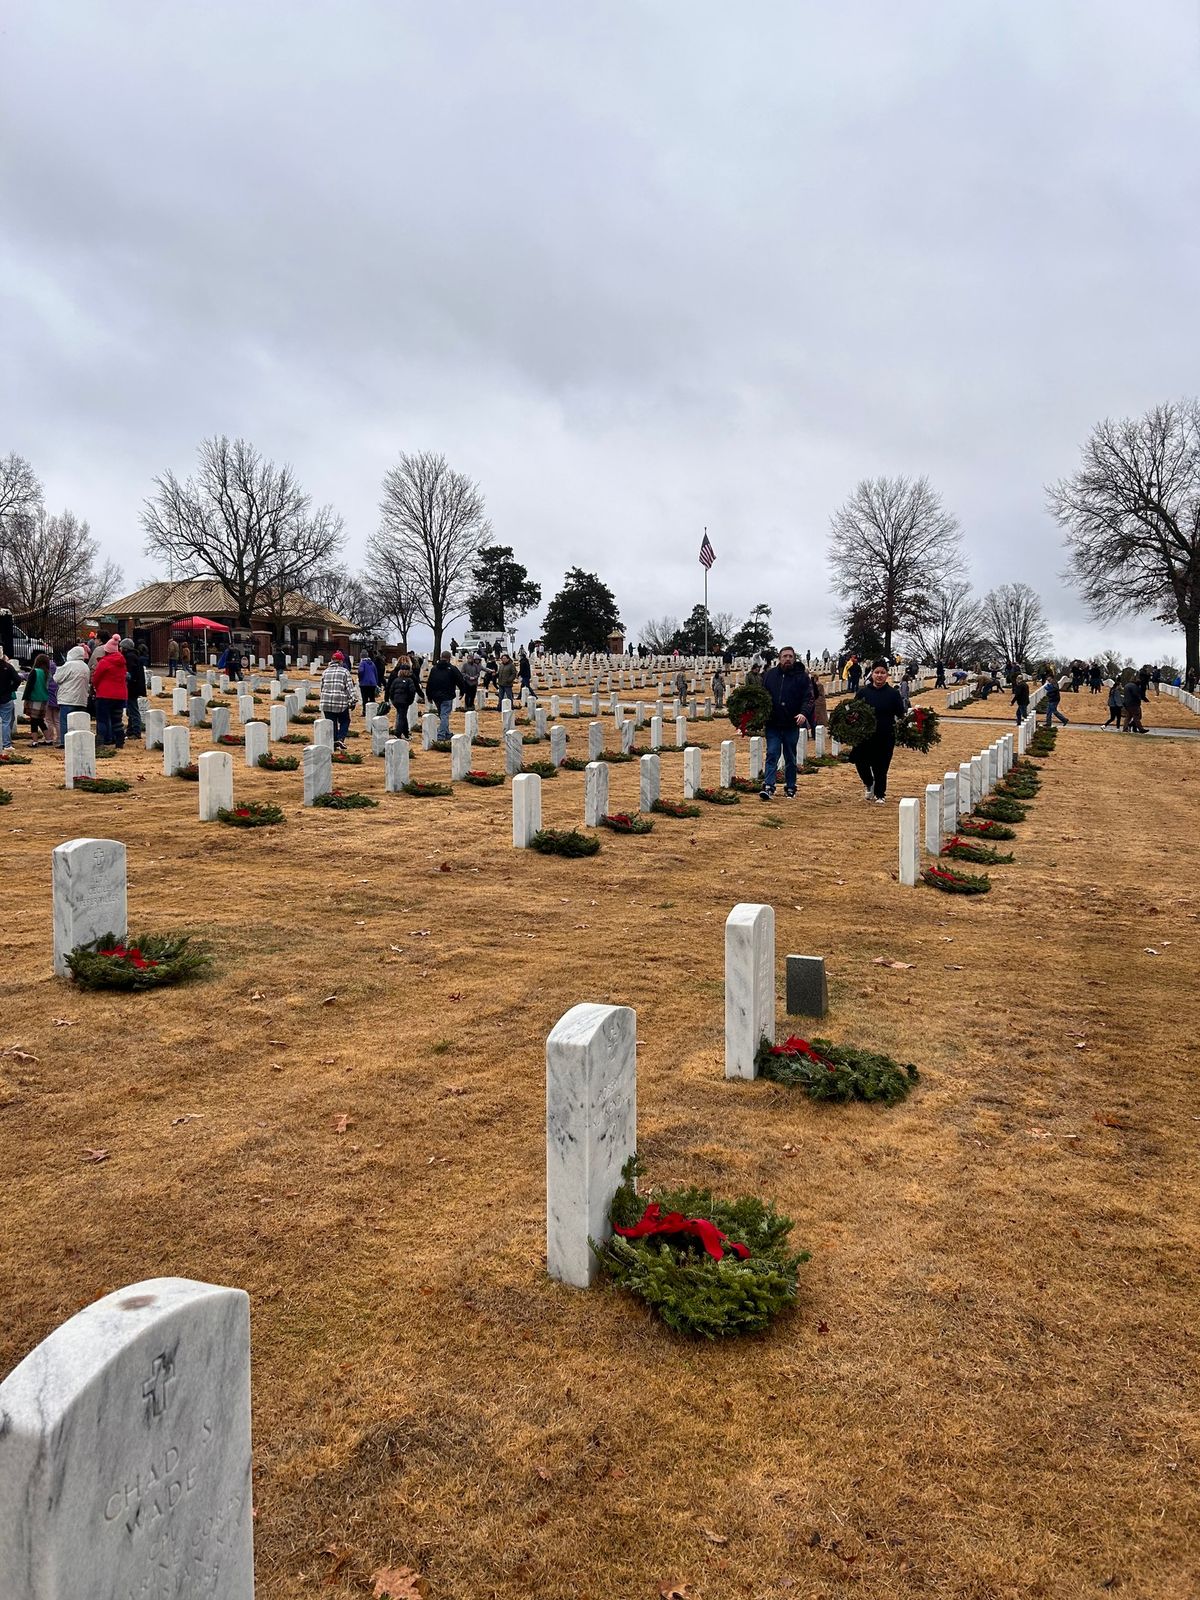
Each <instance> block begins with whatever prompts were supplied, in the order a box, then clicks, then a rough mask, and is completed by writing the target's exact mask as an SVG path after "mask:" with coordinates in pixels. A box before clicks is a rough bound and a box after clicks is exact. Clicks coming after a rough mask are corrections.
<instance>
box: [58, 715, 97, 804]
mask: <svg viewBox="0 0 1200 1600" xmlns="http://www.w3.org/2000/svg"><path fill="white" fill-rule="evenodd" d="M95 776H96V735H95V734H94V733H90V732H84V730H83V729H82V728H74V729H72V730H71V731H70V732H69V733H68V734H67V737H66V738H65V739H64V740H63V782H64V784H65V785H66V787H67V788H68V789H73V788H74V787H75V779H76V778H94V777H95Z"/></svg>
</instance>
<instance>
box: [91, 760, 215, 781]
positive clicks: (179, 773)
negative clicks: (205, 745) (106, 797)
mask: <svg viewBox="0 0 1200 1600" xmlns="http://www.w3.org/2000/svg"><path fill="white" fill-rule="evenodd" d="M171 776H172V777H175V778H182V779H183V781H184V783H199V781H200V768H199V766H198V765H197V764H196V762H194V761H185V762H184V764H183V766H181V767H176V768H175V771H174V772H173V773H172V774H171ZM76 781H77V782H78V779H77V780H76Z"/></svg>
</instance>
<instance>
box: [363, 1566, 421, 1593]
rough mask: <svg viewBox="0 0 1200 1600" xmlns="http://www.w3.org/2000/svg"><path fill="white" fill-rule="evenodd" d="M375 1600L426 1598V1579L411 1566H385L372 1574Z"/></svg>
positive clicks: (372, 1591)
mask: <svg viewBox="0 0 1200 1600" xmlns="http://www.w3.org/2000/svg"><path fill="white" fill-rule="evenodd" d="M371 1582H372V1583H373V1584H374V1585H375V1587H374V1588H373V1589H372V1590H371V1594H372V1596H373V1597H374V1600H424V1596H425V1595H426V1594H427V1593H428V1588H427V1586H426V1583H425V1579H424V1578H422V1577H421V1575H420V1574H419V1573H417V1572H414V1571H413V1569H412V1568H411V1567H383V1568H381V1569H380V1570H379V1571H378V1572H373V1573H372V1574H371Z"/></svg>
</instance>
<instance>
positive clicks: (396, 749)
mask: <svg viewBox="0 0 1200 1600" xmlns="http://www.w3.org/2000/svg"><path fill="white" fill-rule="evenodd" d="M408 757H409V748H408V740H407V739H389V740H388V742H387V744H385V745H384V747H383V787H384V791H385V793H387V794H399V793H400V790H401V789H402V788H403V787H404V785H405V784H406V783H407V782H408ZM331 770H332V769H331Z"/></svg>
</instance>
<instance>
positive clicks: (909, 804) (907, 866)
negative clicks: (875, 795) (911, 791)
mask: <svg viewBox="0 0 1200 1600" xmlns="http://www.w3.org/2000/svg"><path fill="white" fill-rule="evenodd" d="M920 810H921V805H920V801H918V800H901V802H900V882H901V883H902V884H903V885H904V887H905V888H906V889H912V888H914V887H915V885H916V882H917V879H918V878H919V877H920V875H921V841H920V838H919V836H918V832H917V829H918V827H919V823H920Z"/></svg>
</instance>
